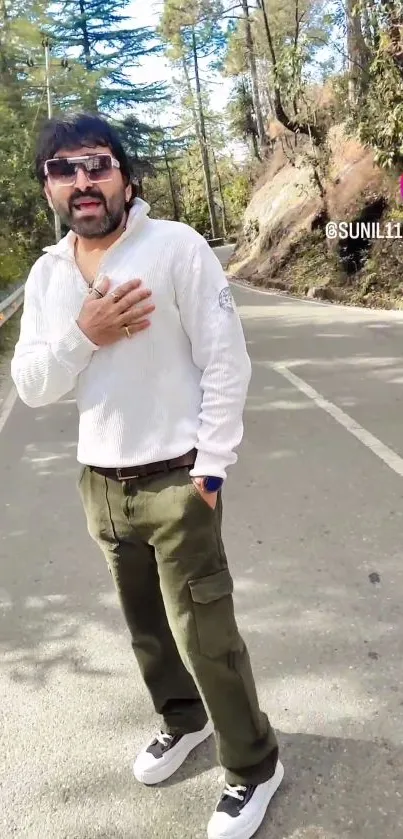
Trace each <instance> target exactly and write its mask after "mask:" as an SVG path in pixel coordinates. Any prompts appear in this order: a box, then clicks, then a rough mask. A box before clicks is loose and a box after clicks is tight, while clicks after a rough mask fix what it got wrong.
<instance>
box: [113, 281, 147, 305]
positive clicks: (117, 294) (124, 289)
mask: <svg viewBox="0 0 403 839" xmlns="http://www.w3.org/2000/svg"><path fill="white" fill-rule="evenodd" d="M140 286H141V280H130V281H129V282H128V283H123V284H122V285H120V286H117V287H115V288H114V289H112V291H110V292H109V294H110V296H111V297H113V299H114V300H115V301H116V302H118V301H119V300H122V299H123V298H124V297H126V295H127V294H130V292H132V291H134V290H135V289H138V288H139V287H140Z"/></svg>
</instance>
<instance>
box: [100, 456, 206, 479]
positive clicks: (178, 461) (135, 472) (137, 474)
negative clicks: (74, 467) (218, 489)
mask: <svg viewBox="0 0 403 839" xmlns="http://www.w3.org/2000/svg"><path fill="white" fill-rule="evenodd" d="M196 455H197V449H192V451H190V452H188V453H187V454H183V455H181V456H180V457H173V458H171V460H160V461H158V463H146V464H145V465H144V466H125V467H123V468H122V469H112V468H110V469H109V468H106V467H105V468H104V467H103V466H90V467H89V468H90V469H91V471H92V472H98V473H99V474H100V475H104V477H105V478H112V480H114V481H130V480H134V479H135V478H147V477H148V475H156V474H158V473H159V472H171V471H172V470H173V469H181V468H182V467H183V466H194V464H195V460H196Z"/></svg>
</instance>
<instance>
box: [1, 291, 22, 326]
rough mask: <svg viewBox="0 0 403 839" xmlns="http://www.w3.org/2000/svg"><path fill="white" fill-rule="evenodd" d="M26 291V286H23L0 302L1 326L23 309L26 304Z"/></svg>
mask: <svg viewBox="0 0 403 839" xmlns="http://www.w3.org/2000/svg"><path fill="white" fill-rule="evenodd" d="M24 290H25V286H23V285H22V286H20V288H17V289H16V291H13V293H12V294H10V295H9V296H8V297H6V298H5V299H4V300H1V301H0V326H3V325H4V324H5V323H6V322H7V321H8V320H9V318H11V316H12V315H14V314H15V312H17V311H18V309H20V308H21V306H22V304H23V302H24Z"/></svg>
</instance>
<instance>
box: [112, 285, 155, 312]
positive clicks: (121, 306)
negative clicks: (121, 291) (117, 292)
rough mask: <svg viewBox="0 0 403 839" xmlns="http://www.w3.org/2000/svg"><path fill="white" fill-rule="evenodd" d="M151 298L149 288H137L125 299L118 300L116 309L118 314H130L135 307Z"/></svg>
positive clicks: (127, 294)
mask: <svg viewBox="0 0 403 839" xmlns="http://www.w3.org/2000/svg"><path fill="white" fill-rule="evenodd" d="M150 297H151V291H150V290H149V289H148V288H137V289H134V290H132V291H130V292H128V293H126V294H125V296H124V297H121V298H119V299H118V300H116V298H115V309H116V312H117V314H122V313H123V312H126V314H127V312H129V311H130V310H131V309H132V308H133V306H136V304H139V303H141V301H142V300H148V299H149V298H150Z"/></svg>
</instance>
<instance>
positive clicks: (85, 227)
mask: <svg viewBox="0 0 403 839" xmlns="http://www.w3.org/2000/svg"><path fill="white" fill-rule="evenodd" d="M91 154H112V152H111V150H110V148H108V147H105V146H95V147H94V148H89V147H87V146H82V147H81V148H78V149H74V150H71V149H59V151H57V152H56V154H55V155H54V156H55V157H69V158H72V157H83V156H85V155H91ZM109 175H110V180H107V181H102V182H101V183H91V182H90V181H89V179H88V176H87V174H86V172H85V170H84V169H83V168H82V167H79V168H78V169H77V175H76V181H75V183H74V184H73V185H72V186H66V185H65V184H60V183H57V181H55V180H52V178H51V177H48V178H47V179H46V183H45V192H46V196H47V199H48V202H49V204H50V206H51V207H52V209H54V210H56V212H57V213H58V215H59V216H60V218H61V220H62V222H63V223H64V224H66V225H67V226H68V227H69V228H70V229H71V230H73V231H74V232H75V233H77V235H78V236H82V237H83V238H84V239H101V238H103V237H104V236H108V235H109V234H110V233H113V232H114V231H115V230H117V228H118V227H119V225H120V224H121V223H122V220H123V217H124V214H125V204H126V202H127V201H129V200H130V197H131V192H132V187H131V185H130V184H129V185H128V186H125V184H124V181H123V177H122V173H121V171H120V169H116V168H115V167H113V168H112V170H111V172H110V173H108V176H109Z"/></svg>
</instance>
